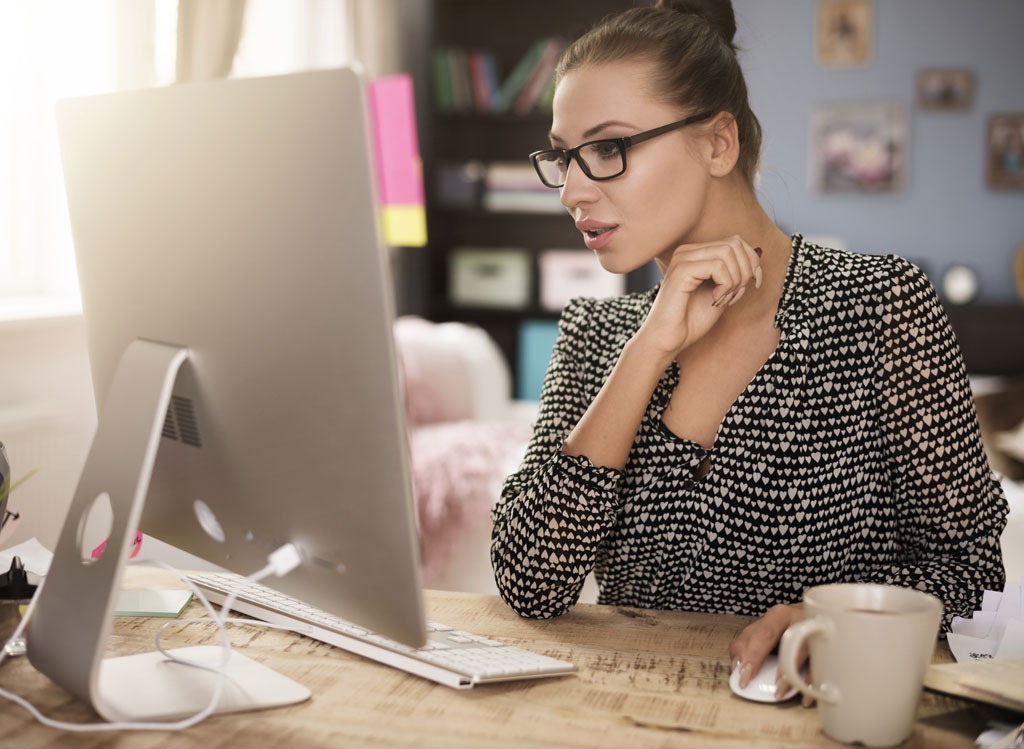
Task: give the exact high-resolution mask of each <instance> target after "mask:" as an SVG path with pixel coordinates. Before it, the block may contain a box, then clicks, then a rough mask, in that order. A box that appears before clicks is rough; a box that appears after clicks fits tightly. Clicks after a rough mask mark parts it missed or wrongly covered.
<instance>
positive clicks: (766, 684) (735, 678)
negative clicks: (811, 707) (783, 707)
mask: <svg viewBox="0 0 1024 749" xmlns="http://www.w3.org/2000/svg"><path fill="white" fill-rule="evenodd" d="M778 672H779V657H778V656H777V655H769V656H768V657H766V658H765V659H764V665H762V666H761V670H760V671H758V672H757V674H756V675H755V676H754V678H753V679H751V680H750V683H749V684H747V686H745V687H740V668H739V665H737V666H736V667H735V668H734V669H733V670H732V674H730V676H729V688H730V689H732V691H733V693H734V694H736V695H737V696H739V697H742V698H743V699H745V700H753V701H754V702H785V701H786V700H791V699H793V698H794V697H796V696H797V694H798V692H797V690H796V687H791V688H790V689H789V690H787V691H786V693H785V694H783V695H781V696H779V697H776V696H775V677H776V675H777V674H778Z"/></svg>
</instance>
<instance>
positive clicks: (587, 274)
mask: <svg viewBox="0 0 1024 749" xmlns="http://www.w3.org/2000/svg"><path fill="white" fill-rule="evenodd" d="M538 264H539V266H540V306H541V307H542V308H544V309H546V310H552V311H559V310H561V309H562V308H563V307H564V306H565V305H566V303H567V302H568V301H569V300H570V299H573V298H574V297H578V296H590V297H609V296H618V295H619V294H623V293H625V291H626V277H625V276H624V275H619V274H617V273H609V272H608V271H606V270H605V269H604V268H602V267H601V263H600V262H598V260H597V258H596V257H595V256H594V254H593V253H592V252H590V251H589V250H545V251H544V252H542V253H541V254H540V257H539V258H538Z"/></svg>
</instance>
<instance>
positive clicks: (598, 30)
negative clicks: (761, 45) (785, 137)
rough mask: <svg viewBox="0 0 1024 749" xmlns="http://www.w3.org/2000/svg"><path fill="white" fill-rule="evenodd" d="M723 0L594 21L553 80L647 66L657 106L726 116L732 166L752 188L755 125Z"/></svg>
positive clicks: (686, 1)
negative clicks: (732, 129) (637, 63)
mask: <svg viewBox="0 0 1024 749" xmlns="http://www.w3.org/2000/svg"><path fill="white" fill-rule="evenodd" d="M735 34H736V17H735V14H734V13H733V9H732V3H731V2H730V0H659V2H658V3H657V5H656V6H655V7H643V8H632V9H630V10H626V11H623V12H621V13H618V14H616V15H613V16H609V17H608V18H606V19H604V20H602V21H601V22H600V23H599V24H598V25H596V26H595V27H594V28H592V29H591V30H590V31H588V32H587V33H586V34H584V35H583V36H581V37H580V38H579V39H577V40H576V41H575V42H573V43H572V44H571V45H570V46H569V48H568V49H566V51H565V53H564V54H563V55H562V59H561V60H560V61H559V63H558V68H557V69H556V71H555V76H556V81H557V80H561V78H562V77H563V76H564V75H566V74H567V73H569V72H570V71H572V70H575V69H576V68H580V67H583V66H586V65H594V64H599V63H608V62H615V61H618V60H626V59H646V60H651V61H653V62H654V63H655V64H656V66H657V69H658V72H657V73H656V74H655V79H654V81H653V83H654V85H655V86H656V88H657V90H658V91H660V92H662V94H663V96H664V99H665V100H666V101H668V102H670V103H672V104H675V105H677V106H680V107H683V108H688V109H692V110H693V111H694V113H696V112H706V111H711V112H716V113H717V112H728V113H729V114H731V115H732V116H733V117H734V118H735V119H736V125H737V128H738V130H739V141H740V155H739V161H738V166H739V168H740V171H741V172H742V174H743V176H744V177H745V178H746V180H747V182H748V183H749V184H751V185H753V182H754V177H755V175H756V174H757V167H758V161H759V159H760V155H761V123H759V122H758V121H757V117H755V116H754V113H753V112H752V111H751V110H750V102H749V101H748V99H747V84H746V82H745V80H744V78H743V71H742V69H741V68H740V64H739V60H738V59H737V57H736V52H737V48H736V46H735V45H734V44H733V37H734V36H735Z"/></svg>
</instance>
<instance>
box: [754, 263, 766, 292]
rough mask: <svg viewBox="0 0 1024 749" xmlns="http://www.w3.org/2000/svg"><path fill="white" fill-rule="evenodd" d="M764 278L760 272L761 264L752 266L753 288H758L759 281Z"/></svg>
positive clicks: (759, 285) (759, 286)
mask: <svg viewBox="0 0 1024 749" xmlns="http://www.w3.org/2000/svg"><path fill="white" fill-rule="evenodd" d="M763 280H764V273H762V272H761V266H760V265H759V266H757V267H756V268H754V288H756V289H760V288H761V282H762V281H763Z"/></svg>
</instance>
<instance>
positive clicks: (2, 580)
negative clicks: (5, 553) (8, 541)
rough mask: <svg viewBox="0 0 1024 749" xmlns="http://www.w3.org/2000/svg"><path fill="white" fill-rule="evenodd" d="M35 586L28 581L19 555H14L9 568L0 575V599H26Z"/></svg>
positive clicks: (33, 591)
mask: <svg viewBox="0 0 1024 749" xmlns="http://www.w3.org/2000/svg"><path fill="white" fill-rule="evenodd" d="M37 587H38V586H36V585H32V584H31V583H29V581H28V573H27V572H25V564H24V563H23V562H22V561H21V557H17V556H16V557H14V559H12V560H11V568H10V569H9V570H8V571H7V572H5V573H3V574H2V575H0V600H3V601H25V600H28V599H29V598H31V597H32V595H33V594H34V593H35V592H36V588H37Z"/></svg>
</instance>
